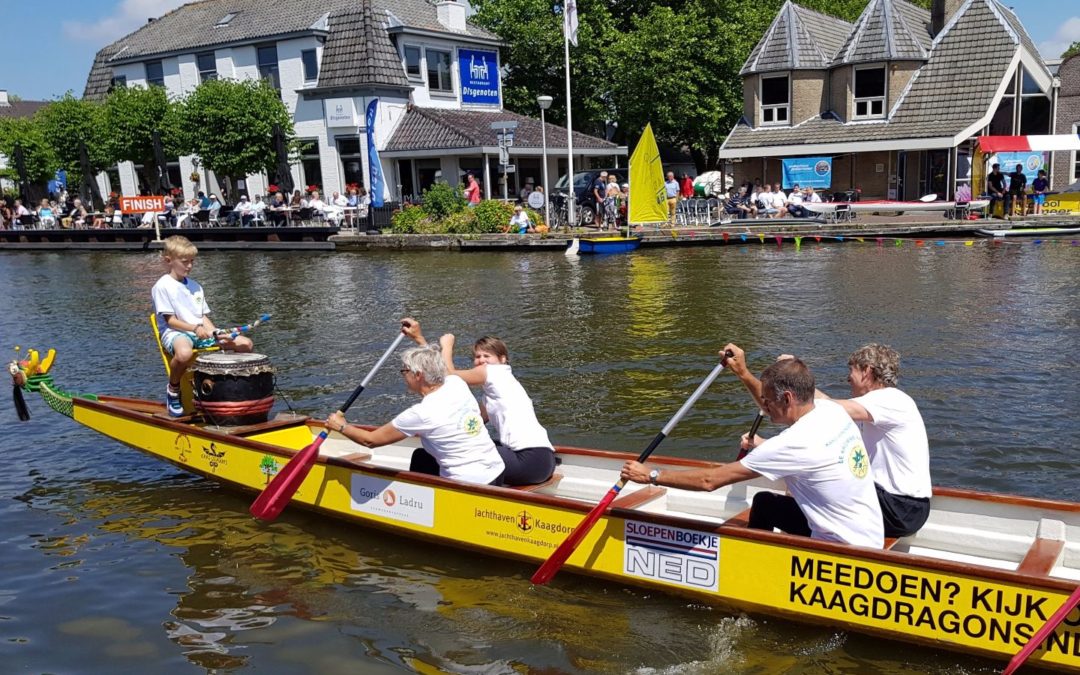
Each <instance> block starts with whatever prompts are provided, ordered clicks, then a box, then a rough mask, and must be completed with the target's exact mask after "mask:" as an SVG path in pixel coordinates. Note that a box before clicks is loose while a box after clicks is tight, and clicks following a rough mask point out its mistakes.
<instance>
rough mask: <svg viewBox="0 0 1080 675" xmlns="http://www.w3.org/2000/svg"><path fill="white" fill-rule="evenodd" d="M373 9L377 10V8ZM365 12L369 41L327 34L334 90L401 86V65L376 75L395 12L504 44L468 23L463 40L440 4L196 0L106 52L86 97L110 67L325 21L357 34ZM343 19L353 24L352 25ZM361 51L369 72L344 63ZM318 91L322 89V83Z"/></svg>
mask: <svg viewBox="0 0 1080 675" xmlns="http://www.w3.org/2000/svg"><path fill="white" fill-rule="evenodd" d="M372 3H375V4H374V6H372ZM365 11H369V12H372V15H373V17H374V19H375V21H374V22H373V23H369V24H368V26H369V27H370V28H371V31H370V32H369V33H365V34H364V36H363V38H362V39H360V38H357V37H356V35H355V33H354V34H352V35H350V36H348V37H345V38H339V39H336V40H335V36H334V35H333V33H334V31H335V30H336V29H337V27H336V26H335V25H330V26H329V35H328V37H327V43H328V44H329V43H330V42H331V41H335V42H336V43H337V44H336V45H335V48H334V49H335V51H336V52H337V53H338V56H334V61H332V62H331V64H330V65H331V67H332V68H331V71H332V72H331V74H332V75H333V78H334V79H333V81H334V82H345V81H350V83H355V82H356V81H360V80H362V81H364V82H372V83H377V84H384V85H386V84H395V85H396V84H397V80H398V78H397V76H396V71H400V70H401V63H400V61H399V60H398V59H397V58H396V57H395V64H394V65H393V70H394V72H390V70H383V71H382V72H379V73H376V72H374V71H375V70H380V69H382V68H389V64H388V63H387V62H386V58H385V57H386V53H385V46H386V44H387V43H388V42H389V40H388V38H386V26H387V24H389V23H390V17H389V16H388V12H391V11H392V12H393V15H394V17H396V18H397V19H399V20H400V21H402V22H403V23H404V24H405V25H406V26H407V27H410V28H417V29H421V30H426V31H433V32H437V33H446V34H447V35H465V36H467V37H471V38H475V39H481V40H492V41H497V40H498V38H497V37H496V36H495V35H493V34H491V33H489V32H487V31H486V30H483V29H481V28H478V27H477V26H474V25H473V24H471V23H466V30H465V31H464V32H462V33H456V32H454V31H451V30H449V29H448V28H446V27H445V26H443V25H442V24H440V23H439V20H438V13H437V10H436V8H435V6H434V4H431V3H428V2H426V0H366V1H365V2H362V3H361V2H358V0H289V1H288V2H268V1H267V0H196V1H194V2H189V3H188V4H186V5H183V6H181V7H178V8H177V9H174V10H173V11H171V12H169V13H167V14H165V15H164V16H162V17H161V18H159V19H157V20H155V21H152V22H150V23H147V24H146V25H144V26H142V27H141V28H139V29H138V30H136V31H134V32H133V33H131V34H129V35H126V36H124V37H122V38H120V39H119V40H117V41H116V42H114V43H113V44H111V45H109V46H108V47H105V48H104V49H102V50H100V51H99V52H98V53H97V56H96V57H95V59H94V65H93V66H92V68H91V69H90V75H89V77H87V81H86V88H85V91H84V96H86V97H87V98H92V99H94V98H102V97H104V96H105V94H106V93H108V88H109V84H110V83H111V81H112V72H111V66H110V64H112V63H120V62H123V61H127V60H130V59H148V58H150V57H152V56H154V55H157V54H171V53H176V52H184V51H188V52H191V51H196V50H203V49H212V48H213V47H214V46H216V45H223V44H231V43H237V42H253V41H257V40H272V39H273V38H275V37H277V36H281V35H291V34H297V33H303V32H307V31H314V30H316V29H317V28H318V27H320V26H322V25H324V19H326V17H328V16H337V17H338V19H339V21H338V26H340V27H341V28H342V29H344V30H346V31H355V29H356V27H357V22H361V19H357V18H356V17H355V15H357V14H362V13H363V12H365ZM230 13H232V14H235V15H236V16H234V17H233V19H232V20H231V21H230V22H229V23H228V25H226V26H221V27H218V26H216V24H217V23H218V22H219V21H220V20H221V19H222V18H223V17H224V16H225V15H226V14H230ZM345 17H352V18H351V19H348V20H347V19H346V18H345ZM376 25H377V29H376ZM358 40H359V42H358ZM360 43H363V44H364V45H367V44H368V43H371V44H373V45H374V47H375V53H374V54H373V55H372V56H371V57H370V58H369V60H368V61H367V63H365V64H351V65H350V64H348V63H346V61H347V58H348V57H347V55H349V54H356V53H358V51H357V45H358V44H360ZM332 56H333V55H332ZM323 70H325V67H324V68H323ZM402 77H404V76H402ZM319 86H324V83H323V82H322V80H321V79H320V82H319ZM330 86H341V85H337V84H335V85H330Z"/></svg>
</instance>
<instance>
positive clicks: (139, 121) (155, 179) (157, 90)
mask: <svg viewBox="0 0 1080 675" xmlns="http://www.w3.org/2000/svg"><path fill="white" fill-rule="evenodd" d="M176 106H177V104H176V103H174V102H170V101H169V97H168V96H167V95H166V93H165V88H164V87H157V86H151V87H117V88H116V89H113V90H112V91H111V92H110V93H109V96H108V98H106V99H105V103H104V105H103V106H102V111H101V129H102V133H103V135H104V153H105V155H106V156H107V158H108V162H109V163H110V164H111V163H113V162H133V163H135V164H136V165H141V166H142V168H141V169H140V172H141V173H142V178H143V184H144V185H146V186H148V187H149V189H150V191H151V192H153V193H160V192H161V182H160V178H159V175H158V171H157V163H156V162H155V160H154V132H155V131H157V132H159V133H160V134H161V138H162V142H163V144H164V146H165V153H166V155H167V156H171V157H176V156H177V155H179V154H180V152H179V150H180V147H179V143H178V137H177V129H176V119H177V114H176V110H175V108H176Z"/></svg>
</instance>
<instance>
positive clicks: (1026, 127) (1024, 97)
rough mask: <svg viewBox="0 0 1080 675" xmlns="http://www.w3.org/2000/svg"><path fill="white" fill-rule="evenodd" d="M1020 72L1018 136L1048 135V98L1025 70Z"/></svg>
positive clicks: (1022, 69) (1021, 69)
mask: <svg viewBox="0 0 1080 675" xmlns="http://www.w3.org/2000/svg"><path fill="white" fill-rule="evenodd" d="M1020 72H1021V76H1020V135H1021V136H1029V135H1041V134H1049V133H1050V97H1049V96H1047V95H1046V92H1044V91H1043V90H1042V89H1040V88H1039V83H1038V82H1036V81H1035V78H1034V77H1032V76H1031V73H1029V72H1028V71H1027V68H1023V67H1021V68H1020Z"/></svg>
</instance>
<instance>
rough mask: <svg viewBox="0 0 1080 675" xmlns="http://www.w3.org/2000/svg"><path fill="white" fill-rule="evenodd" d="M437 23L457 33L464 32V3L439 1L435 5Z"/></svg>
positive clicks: (449, 0)
mask: <svg viewBox="0 0 1080 675" xmlns="http://www.w3.org/2000/svg"><path fill="white" fill-rule="evenodd" d="M435 10H436V11H437V12H438V15H439V23H441V24H442V25H444V26H446V27H447V28H448V29H450V30H452V31H455V32H457V33H464V32H465V3H464V2H458V0H440V2H436V3H435Z"/></svg>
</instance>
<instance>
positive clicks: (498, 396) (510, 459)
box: [401, 318, 555, 485]
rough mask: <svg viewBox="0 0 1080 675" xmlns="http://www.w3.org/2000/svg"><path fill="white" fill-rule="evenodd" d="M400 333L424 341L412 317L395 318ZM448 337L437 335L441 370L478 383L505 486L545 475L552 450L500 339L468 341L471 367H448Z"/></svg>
mask: <svg viewBox="0 0 1080 675" xmlns="http://www.w3.org/2000/svg"><path fill="white" fill-rule="evenodd" d="M401 331H402V332H403V333H405V335H407V336H409V337H410V338H412V340H413V341H414V342H416V343H417V344H419V345H426V344H427V340H426V339H424V336H423V334H422V333H421V332H420V322H418V321H417V320H416V319H412V318H405V319H402V320H401ZM454 340H455V338H454V336H453V335H452V334H450V333H447V334H446V335H443V336H442V337H441V338H439V345H440V347H442V358H443V362H444V363H445V365H446V370H447V372H448V373H449V374H450V375H452V376H457V377H459V378H461V379H462V380H464V381H465V383H466V384H469V385H470V386H474V387H476V386H482V387H483V390H484V398H483V401H482V403H481V404H480V411H481V414H482V415H483V417H484V421H486V422H487V421H489V422H491V426H492V427H493V428H494V430H495V443H496V447H497V448H498V451H499V455H500V456H501V457H502V459H503V462H505V463H506V473H505V474H503V483H504V484H505V485H535V484H537V483H543V482H544V481H546V480H548V479H549V478H551V475H552V473H554V472H555V450H554V448H553V447H552V445H551V441H550V440H549V439H548V434H547V431H546V430H545V429H544V427H543V426H541V424H540V422H539V421H538V420H537V419H536V411H535V410H534V409H533V403H532V399H530V398H529V395H528V394H527V393H526V392H525V388H524V387H522V386H521V383H520V382H518V380H517V378H516V377H514V374H513V372H512V371H511V369H510V353H509V351H508V350H507V348H506V343H504V342H503V341H502V340H500V339H499V338H496V337H490V336H485V337H482V338H480V339H479V340H477V341H476V343H475V344H474V345H473V367H472V368H470V369H468V370H457V369H456V368H454Z"/></svg>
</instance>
